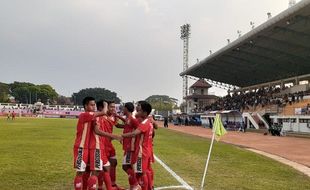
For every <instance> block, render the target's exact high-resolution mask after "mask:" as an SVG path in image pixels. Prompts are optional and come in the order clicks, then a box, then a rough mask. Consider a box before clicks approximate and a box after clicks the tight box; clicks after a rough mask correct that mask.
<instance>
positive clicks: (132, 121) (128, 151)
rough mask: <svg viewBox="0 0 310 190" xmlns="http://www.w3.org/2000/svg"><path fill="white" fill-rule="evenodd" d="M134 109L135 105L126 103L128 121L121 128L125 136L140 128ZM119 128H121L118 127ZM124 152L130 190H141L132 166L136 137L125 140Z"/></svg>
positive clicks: (124, 163) (125, 110)
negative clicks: (133, 113)
mask: <svg viewBox="0 0 310 190" xmlns="http://www.w3.org/2000/svg"><path fill="white" fill-rule="evenodd" d="M134 109H135V106H134V104H133V103H131V102H127V103H125V105H124V109H123V113H124V115H125V116H126V119H125V120H123V121H124V125H122V126H121V127H122V128H124V130H123V134H126V133H131V132H133V131H134V130H135V129H136V128H137V127H138V126H139V121H138V120H137V119H136V118H135V117H134V116H133V115H132V112H133V111H134ZM120 119H121V118H120ZM118 127H120V126H119V125H118ZM123 150H124V158H123V170H124V171H125V172H126V173H127V174H128V181H129V185H130V190H140V189H141V187H140V185H139V184H138V181H137V178H136V175H135V172H134V170H133V167H132V164H131V163H132V162H131V160H132V156H133V153H134V150H135V137H133V138H125V139H123Z"/></svg>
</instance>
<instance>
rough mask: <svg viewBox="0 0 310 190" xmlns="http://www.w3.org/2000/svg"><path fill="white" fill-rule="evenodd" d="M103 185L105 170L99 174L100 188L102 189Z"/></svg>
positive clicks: (99, 189)
mask: <svg viewBox="0 0 310 190" xmlns="http://www.w3.org/2000/svg"><path fill="white" fill-rule="evenodd" d="M102 186H103V172H99V175H98V190H102V189H103V188H102Z"/></svg>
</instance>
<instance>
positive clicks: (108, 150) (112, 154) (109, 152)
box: [106, 143, 116, 159]
mask: <svg viewBox="0 0 310 190" xmlns="http://www.w3.org/2000/svg"><path fill="white" fill-rule="evenodd" d="M106 156H107V157H108V159H116V153H115V148H114V146H113V144H112V143H111V144H109V145H107V146H106Z"/></svg>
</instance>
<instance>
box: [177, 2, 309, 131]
mask: <svg viewBox="0 0 310 190" xmlns="http://www.w3.org/2000/svg"><path fill="white" fill-rule="evenodd" d="M309 63H310V0H302V1H300V2H299V3H297V4H296V5H294V6H292V7H290V8H288V9H287V10H285V11H283V12H282V13H280V14H279V15H277V16H275V17H273V18H270V19H268V21H266V22H265V23H263V24H261V25H260V26H258V27H256V28H254V29H253V30H251V31H250V32H248V33H246V34H245V35H243V36H241V37H239V38H238V39H237V40H235V41H233V42H231V43H229V44H228V45H227V46H225V47H223V48H222V49H220V50H218V51H217V52H215V53H213V54H211V55H209V56H208V57H207V58H205V59H203V60H202V61H200V62H198V63H196V64H195V65H193V66H191V67H190V68H188V69H187V70H186V71H184V72H182V73H181V74H180V75H181V76H192V77H196V78H198V79H208V80H211V81H216V82H217V83H220V84H224V85H225V84H229V85H232V86H235V87H236V88H234V89H232V90H231V91H229V93H228V95H227V96H225V97H223V98H219V99H218V100H217V101H216V102H214V103H213V104H211V105H208V106H206V107H205V111H208V113H210V112H212V111H223V110H237V111H241V112H242V117H243V121H244V122H245V123H246V125H251V126H253V127H254V128H257V129H259V128H270V127H271V126H272V125H273V124H274V123H280V124H281V125H283V128H285V129H286V130H288V131H297V132H307V133H310V116H309V114H310V110H309V108H310V96H309V95H310V86H309V83H310V64H309ZM288 85H290V87H288ZM292 122H293V124H292ZM301 123H305V125H301ZM288 126H289V127H288ZM292 126H294V127H292Z"/></svg>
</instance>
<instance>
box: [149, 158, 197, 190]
mask: <svg viewBox="0 0 310 190" xmlns="http://www.w3.org/2000/svg"><path fill="white" fill-rule="evenodd" d="M154 158H155V160H156V161H157V162H158V163H159V164H160V165H161V166H162V167H164V168H165V169H166V170H167V172H169V173H170V174H171V175H172V176H173V177H174V178H175V179H176V180H177V181H178V182H179V183H181V184H182V186H167V187H158V188H155V190H161V189H170V188H171V189H172V188H184V189H188V190H194V189H193V188H192V187H191V186H190V185H188V183H186V182H185V181H184V180H183V179H182V178H181V177H180V176H178V175H177V174H176V173H175V172H174V171H172V169H171V168H169V166H167V164H165V163H164V162H163V161H161V160H160V159H159V158H158V157H157V156H156V155H154Z"/></svg>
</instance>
